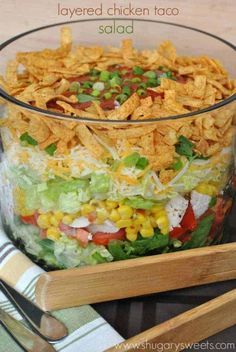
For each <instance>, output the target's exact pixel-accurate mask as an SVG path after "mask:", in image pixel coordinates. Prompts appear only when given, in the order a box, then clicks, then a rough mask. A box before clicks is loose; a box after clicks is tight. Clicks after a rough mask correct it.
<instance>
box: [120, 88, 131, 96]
mask: <svg viewBox="0 0 236 352" xmlns="http://www.w3.org/2000/svg"><path fill="white" fill-rule="evenodd" d="M122 93H123V94H126V95H128V97H129V96H130V95H131V89H130V87H128V86H124V87H123V89H122Z"/></svg>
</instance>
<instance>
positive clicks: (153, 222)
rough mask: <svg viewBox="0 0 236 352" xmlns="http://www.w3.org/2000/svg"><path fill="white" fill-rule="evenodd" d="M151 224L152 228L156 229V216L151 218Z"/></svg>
mask: <svg viewBox="0 0 236 352" xmlns="http://www.w3.org/2000/svg"><path fill="white" fill-rule="evenodd" d="M150 223H151V225H152V227H156V219H155V218H154V216H150Z"/></svg>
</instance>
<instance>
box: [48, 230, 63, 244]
mask: <svg viewBox="0 0 236 352" xmlns="http://www.w3.org/2000/svg"><path fill="white" fill-rule="evenodd" d="M47 238H49V239H50V240H53V241H57V240H58V239H59V238H60V231H59V230H58V229H57V228H56V227H49V228H48V229H47Z"/></svg>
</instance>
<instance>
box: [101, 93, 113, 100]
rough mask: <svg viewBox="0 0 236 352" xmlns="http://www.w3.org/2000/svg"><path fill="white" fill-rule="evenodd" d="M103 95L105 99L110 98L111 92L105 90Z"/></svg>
mask: <svg viewBox="0 0 236 352" xmlns="http://www.w3.org/2000/svg"><path fill="white" fill-rule="evenodd" d="M103 96H104V98H105V99H106V100H108V99H111V97H112V94H111V92H106V93H105V94H104V95H103Z"/></svg>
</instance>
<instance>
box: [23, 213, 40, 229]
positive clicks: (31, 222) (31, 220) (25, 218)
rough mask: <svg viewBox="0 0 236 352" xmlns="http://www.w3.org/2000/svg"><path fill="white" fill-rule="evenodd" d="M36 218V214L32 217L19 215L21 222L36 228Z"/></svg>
mask: <svg viewBox="0 0 236 352" xmlns="http://www.w3.org/2000/svg"><path fill="white" fill-rule="evenodd" d="M37 218H38V213H35V214H33V215H26V216H23V215H21V221H22V222H23V223H24V224H27V225H34V226H37Z"/></svg>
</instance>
